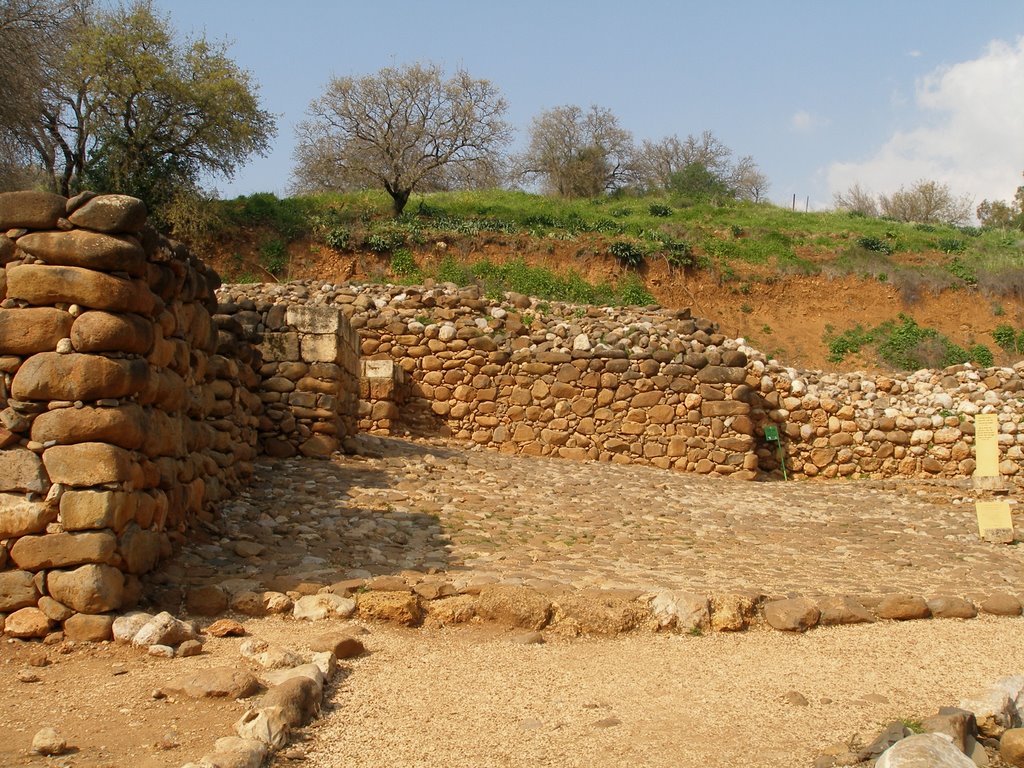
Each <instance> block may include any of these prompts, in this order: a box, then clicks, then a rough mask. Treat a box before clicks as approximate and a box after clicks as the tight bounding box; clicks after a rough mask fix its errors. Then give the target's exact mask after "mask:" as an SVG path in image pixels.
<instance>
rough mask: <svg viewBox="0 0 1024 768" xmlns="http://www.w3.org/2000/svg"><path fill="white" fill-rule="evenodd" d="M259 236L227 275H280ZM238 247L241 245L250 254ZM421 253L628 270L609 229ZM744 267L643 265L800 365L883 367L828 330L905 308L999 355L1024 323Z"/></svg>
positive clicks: (604, 273) (981, 309)
mask: <svg viewBox="0 0 1024 768" xmlns="http://www.w3.org/2000/svg"><path fill="white" fill-rule="evenodd" d="M257 240H258V238H257V237H255V236H254V237H253V238H252V239H251V240H250V241H247V240H245V239H243V240H241V241H237V240H236V241H230V242H225V243H221V244H219V245H217V246H215V247H214V248H212V249H210V250H208V251H207V257H208V258H209V260H210V261H211V262H212V264H213V265H214V267H215V268H217V270H218V271H219V272H220V273H221V274H222V275H225V276H226V279H230V278H231V277H232V276H234V275H238V274H240V273H244V272H248V273H249V274H250V275H253V276H255V277H256V278H257V279H259V280H266V281H268V282H270V281H274V280H275V278H274V276H273V275H271V274H270V273H268V272H266V270H263V269H262V268H260V267H259V261H258V258H257V257H256V248H255V246H254V245H253V243H254V242H257ZM236 254H240V255H241V261H240V260H239V256H238V255H236ZM414 255H415V258H416V261H417V263H418V264H419V265H420V266H421V268H424V269H427V270H429V269H430V268H431V267H436V266H437V264H439V263H440V262H441V260H442V259H443V258H445V257H447V256H453V257H455V258H456V259H457V260H459V261H462V262H465V263H472V262H476V261H479V260H481V259H484V258H487V259H490V260H491V261H494V262H497V263H500V262H504V261H508V260H510V259H514V258H522V259H524V260H525V261H527V262H528V263H529V264H531V265H534V266H542V267H545V268H547V269H550V270H552V271H555V272H558V273H562V274H564V273H566V272H568V271H569V270H575V271H576V272H578V273H579V274H580V275H581V276H582V277H583V278H585V279H586V280H588V281H589V282H591V283H599V282H609V283H615V282H616V281H618V280H619V279H620V278H621V277H622V276H623V274H624V273H625V270H624V268H623V267H622V266H621V265H620V264H619V263H618V262H617V261H616V260H615V259H614V258H613V257H611V256H609V255H608V254H607V243H606V241H604V240H603V239H602V238H601V237H600V236H587V235H584V236H580V237H579V238H577V239H576V240H574V241H571V242H568V241H561V240H548V241H545V240H537V239H531V238H529V237H527V236H518V237H506V238H503V239H501V240H496V239H489V238H476V239H472V240H470V239H463V240H460V241H456V242H454V243H449V244H447V245H446V246H445V247H443V248H439V247H437V246H425V247H421V248H418V249H416V250H415V251H414ZM289 256H290V257H291V264H290V266H289V269H288V272H287V275H285V276H282V277H281V278H280V279H282V280H286V279H292V280H294V279H305V278H316V279H321V280H326V281H330V282H335V283H338V282H345V281H349V280H355V281H366V280H388V279H393V277H392V276H391V275H390V274H389V272H388V264H389V259H390V257H389V256H388V255H387V254H384V255H381V254H374V253H368V252H343V253H338V252H336V251H333V250H331V249H330V248H327V247H325V246H320V245H316V244H312V243H310V242H309V241H305V240H302V241H296V242H294V243H292V244H291V245H290V246H289ZM811 256H813V254H811ZM817 258H818V260H819V261H821V260H822V259H821V257H820V256H818V257H817ZM892 261H893V262H894V266H896V267H899V266H900V265H905V266H920V265H921V264H922V263H925V262H927V261H928V255H927V254H909V255H899V256H893V257H892ZM240 264H241V265H243V266H242V267H241V268H240ZM736 269H737V274H736V275H734V276H732V277H731V278H728V279H727V278H724V277H723V276H722V275H721V274H720V273H719V272H718V271H717V270H701V269H695V270H687V271H686V272H685V273H684V272H682V271H680V270H670V269H669V268H668V265H667V264H666V263H665V262H664V261H663V260H661V259H658V258H652V259H650V260H649V261H648V264H647V265H646V266H645V267H643V268H642V270H641V272H640V274H641V276H642V277H643V279H644V282H645V283H646V285H647V288H648V290H649V291H650V292H651V293H652V294H653V295H654V296H655V298H656V299H657V300H658V301H659V302H660V303H662V304H663V305H665V306H667V307H673V308H683V307H690V308H691V309H692V310H693V312H694V314H695V315H697V316H700V317H704V318H707V319H709V320H713V321H715V322H717V323H719V324H720V327H721V330H722V332H723V333H726V334H728V335H730V336H742V337H744V338H746V339H747V341H748V342H749V343H751V344H752V345H753V346H755V347H757V348H759V349H761V350H762V351H764V352H766V353H768V354H769V355H771V356H773V357H776V358H777V359H778V360H779V361H780V362H781V363H783V364H785V365H792V366H794V367H798V368H821V369H826V370H863V369H872V368H874V367H876V366H877V363H876V361H874V360H872V359H868V358H863V357H859V356H851V357H849V358H847V359H846V360H844V361H843V362H842V363H840V364H835V363H832V362H829V360H828V347H827V344H826V342H825V340H824V336H825V335H826V332H827V330H834V331H835V332H837V333H841V332H842V331H844V330H847V329H849V328H852V327H854V326H855V325H857V324H858V323H859V324H862V325H864V326H866V327H873V326H875V325H878V324H879V323H881V322H882V321H884V320H888V319H895V318H897V317H898V316H899V314H900V313H906V314H908V315H910V316H912V317H913V318H914V319H915V320H916V321H917V322H918V323H919V324H920V325H922V326H926V327H932V328H936V329H938V330H939V331H940V332H941V333H943V334H945V335H946V336H948V337H949V338H950V339H952V340H953V341H954V342H955V343H957V344H960V345H961V346H969V345H971V344H974V343H980V344H985V345H986V346H988V347H989V348H990V349H991V350H992V351H993V352H994V353H995V355H996V363H997V364H1005V363H1009V362H1012V361H1011V360H1010V359H1009V358H1006V357H1005V356H1004V355H1003V353H1002V352H1001V351H1000V350H999V349H998V348H997V347H996V346H995V344H994V343H993V341H992V337H991V333H992V331H993V330H994V329H995V327H996V326H997V325H999V324H1001V323H1010V324H1012V325H1014V326H1015V327H1017V328H1020V327H1021V326H1024V302H1021V301H1020V300H1018V299H1014V298H1011V297H999V298H998V299H996V298H991V297H986V296H984V295H982V294H980V293H978V292H975V291H968V290H945V291H942V292H940V293H937V294H936V293H927V292H923V293H922V295H921V296H920V297H918V298H915V300H913V301H912V302H911V301H908V297H907V296H906V295H904V294H903V293H902V292H901V290H900V289H899V288H898V287H897V286H896V285H894V284H893V283H889V282H881V281H879V280H877V279H874V278H862V277H858V276H852V275H846V276H841V277H831V276H829V275H828V270H823V271H822V272H821V273H819V274H814V275H810V276H801V275H780V274H777V273H772V272H771V271H770V270H768V269H766V268H764V267H754V266H749V267H747V266H744V265H736ZM740 270H743V271H740ZM997 312H999V314H997Z"/></svg>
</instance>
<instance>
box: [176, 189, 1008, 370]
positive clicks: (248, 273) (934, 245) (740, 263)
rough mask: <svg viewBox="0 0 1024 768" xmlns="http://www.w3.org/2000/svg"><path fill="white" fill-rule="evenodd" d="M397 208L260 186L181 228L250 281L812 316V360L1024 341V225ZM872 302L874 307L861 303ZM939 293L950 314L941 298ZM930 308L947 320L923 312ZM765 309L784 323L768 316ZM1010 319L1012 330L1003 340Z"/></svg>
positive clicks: (743, 211)
mask: <svg viewBox="0 0 1024 768" xmlns="http://www.w3.org/2000/svg"><path fill="white" fill-rule="evenodd" d="M389 211H390V200H389V198H388V197H387V196H386V195H385V194H384V193H383V192H379V193H378V192H362V193H354V194H345V195H320V196H312V197H301V198H290V199H278V198H276V197H274V196H273V195H266V194H258V195H252V196H249V197H242V198H238V199H236V200H231V201H221V202H217V203H215V204H214V205H213V206H212V207H211V208H210V209H209V210H208V211H204V212H203V214H204V215H203V217H202V218H200V219H198V220H197V226H195V227H193V230H194V231H192V232H186V233H185V234H186V236H188V235H189V234H191V239H196V238H199V239H203V240H205V241H206V242H205V244H204V245H205V247H206V249H207V250H208V251H209V252H212V253H213V254H214V261H215V263H216V265H217V266H218V268H219V269H220V270H221V272H222V274H224V276H225V278H226V279H228V280H234V281H241V282H245V281H267V280H286V279H291V278H295V277H322V278H324V279H332V280H341V279H363V280H386V281H389V282H406V283H413V282H422V281H423V280H426V279H435V280H440V281H451V282H457V283H466V282H470V281H477V282H479V283H481V285H482V286H483V287H484V289H485V290H487V291H489V292H492V293H495V294H496V293H499V292H501V291H509V290H512V291H518V292H522V293H528V294H532V295H537V296H540V297H542V298H549V299H558V300H566V301H573V302H577V303H605V304H607V303H627V304H628V303H633V304H644V303H653V302H654V301H655V300H657V301H659V302H661V303H664V304H668V305H675V304H679V305H697V306H695V309H701V310H703V311H704V314H705V315H706V316H709V317H710V318H711V319H716V320H721V319H723V318H722V316H721V315H723V314H724V315H725V316H726V317H725V319H726V320H728V315H729V314H730V313H732V314H737V313H738V315H739V316H738V317H737V319H736V321H735V322H734V323H733V325H735V326H736V327H735V328H730V327H729V322H723V327H724V329H725V330H726V331H727V332H734V333H737V332H738V333H744V334H745V335H747V336H748V338H749V337H750V336H757V337H761V338H757V339H756V341H757V342H759V343H760V344H761V346H762V347H763V348H766V349H769V350H770V347H771V344H772V342H774V341H775V340H776V339H773V338H767V337H772V336H777V335H780V334H781V335H785V334H786V332H787V330H790V329H788V326H789V325H790V324H797V323H799V324H802V325H808V323H809V324H810V326H812V327H813V328H814V329H815V334H814V336H815V338H813V340H812V339H810V338H805V339H804V340H803V341H799V342H796V341H794V342H792V343H798V344H799V345H801V347H808V348H807V349H803V348H800V349H784V348H782V347H779V349H777V350H770V351H777V352H779V353H781V354H783V355H786V354H787V353H788V355H790V356H791V357H793V358H794V359H795V360H796V361H797V362H801V363H804V364H819V365H826V364H827V365H831V366H839V367H844V366H850V365H858V366H868V367H886V366H891V367H903V368H905V367H917V366H918V365H921V364H928V365H939V364H948V363H950V362H960V361H965V360H974V361H975V362H978V363H982V364H984V363H986V362H989V363H990V362H991V361H992V360H993V359H996V360H1000V361H1002V362H1007V361H1009V360H1011V359H1015V357H1016V355H1017V354H1018V352H1017V350H1018V347H1020V346H1024V338H1018V336H1017V335H1014V336H1013V341H1012V343H1008V342H1007V339H1008V338H1009V335H1008V334H1010V333H1011V332H1012V333H1014V334H1016V333H1017V331H1018V326H1024V306H1022V304H1021V300H1022V298H1024V233H1021V232H1020V231H1007V230H982V229H979V228H975V227H959V228H957V227H949V226H935V225H924V224H907V223H901V222H895V221H888V220H881V219H868V218H864V217H858V216H853V215H849V214H845V213H833V212H829V213H803V212H794V211H790V210H788V209H785V208H779V207H776V206H772V205H764V204H752V203H739V202H736V203H729V204H727V205H712V204H710V203H706V202H705V203H692V202H690V201H686V200H682V199H678V198H676V199H673V198H668V197H631V196H621V197H615V196H613V197H605V198H600V199H595V200H574V201H566V200H559V199H555V198H550V197H545V196H539V195H533V194H528V193H524V192H506V191H489V192H453V193H435V194H429V195H423V196H417V197H415V198H414V199H413V201H412V202H411V203H410V204H409V207H408V208H407V212H406V214H405V215H404V216H403V217H401V218H400V219H397V220H396V219H394V218H392V217H391V216H390V214H389ZM200 225H201V226H200ZM797 286H803V288H804V289H811V288H813V287H814V286H820V291H819V292H818V293H813V294H812V295H813V297H814V298H815V299H816V300H817V299H821V298H822V296H821V295H820V293H822V292H824V293H826V294H827V293H833V294H835V298H836V299H839V298H841V297H842V296H844V295H845V296H846V298H847V302H846V304H847V306H848V308H849V309H850V311H849V312H847V311H843V310H842V308H840V307H837V308H836V309H834V310H833V309H829V308H828V306H827V305H823V304H821V302H820V301H815V302H803V303H804V304H806V306H803V307H801V306H796V305H794V304H793V303H792V302H791V300H790V299H789V296H790V294H791V293H793V291H794V290H796V287H797ZM708 291H711V292H713V293H714V295H715V298H713V299H712V298H710V297H709V296H708V295H707V292H708ZM858 296H860V297H861V298H863V299H864V303H865V306H864V307H862V308H860V310H858V308H857V301H856V300H857V298H858ZM772 297H778V298H779V299H781V300H783V302H784V303H785V305H786V306H785V307H784V308H782V307H780V309H779V311H778V312H777V313H775V314H774V315H773V314H772V311H771V308H770V307H769V306H762V305H766V304H770V300H771V298H772ZM745 299H746V300H745ZM937 299H938V300H939V301H940V304H948V307H947V308H946V309H943V308H942V307H941V306H939V307H937V308H936V307H932V306H931V305H932V304H934V303H935V301H936V300H937ZM716 302H717V303H716ZM965 302H967V303H969V304H971V305H972V306H973V307H974V308H975V310H976V312H975V314H976V315H977V314H978V311H980V310H978V307H983V308H984V313H983V314H985V315H986V316H985V317H981V316H980V315H979V316H978V317H977V319H976V321H972V323H969V324H968V326H969V327H968V328H967V329H966V330H965V329H964V328H963V327H958V325H957V323H956V322H955V320H956V318H957V314H958V312H962V310H963V307H964V303H965ZM872 303H873V304H874V305H876V306H875V307H874V309H872V307H871V306H870V305H871V304H872ZM888 303H892V304H893V306H891V307H889V306H887V304H888ZM702 304H704V305H706V306H707V307H708V308H710V310H712V311H710V312H709V311H708V310H705V309H704V308H703V307H702V306H701V305H702ZM811 305H816V306H817V307H818V308H817V309H815V307H814V306H811ZM922 305H928V306H929V307H930V309H929V310H928V312H926V313H925V314H927V315H929V316H936V317H938V318H939V326H940V327H934V328H933V327H931V326H929V325H927V324H926V323H925V322H923V321H919V319H915V318H917V315H918V312H916V311H915V309H916V308H919V306H922ZM716 308H717V309H718V310H719V314H717V315H716V314H715V312H714V311H713V310H715V309H716ZM808 314H810V316H808ZM743 315H746V316H747V317H743ZM822 315H828V316H827V317H823V316H822ZM755 316H756V317H755ZM762 316H764V317H767V318H769V319H771V320H772V321H771V322H756V321H759V320H760V319H761V317H762ZM769 316H771V317H769ZM904 318H906V320H907V321H909V323H911V324H912V325H911V324H908V322H907V321H904ZM823 320H825V321H827V322H822V321H823ZM746 321H750V322H746ZM962 325H963V324H962V323H961V324H960V326H962ZM975 326H977V327H975ZM1003 326H1007V327H1008V328H1009V330H1007V328H1006V327H1003ZM997 328H1002V330H1001V335H998V336H997V337H994V336H993V333H994V332H995V331H996V329H997ZM819 329H820V330H819ZM915 329H916V330H915ZM792 332H793V333H795V331H792ZM893 334H896V336H897V337H898V339H903V341H900V342H899V343H898V344H897V346H900V345H902V347H908V346H909V347H910V348H911V349H910V350H909V351H908V350H906V349H904V350H903V352H901V353H900V354H898V355H894V354H886V350H887V349H890V348H891V347H892V346H893V345H892V344H886V341H887V340H888V339H889V338H890V337H891V336H893ZM804 336H806V334H804ZM793 338H794V339H795V338H796V337H793ZM791 346H792V344H791ZM810 347H814V349H813V350H812V349H810ZM918 348H919V349H918ZM915 349H917V350H918V352H920V354H917V353H916V352H915V351H914V350H915ZM986 349H988V350H989V354H988V355H986Z"/></svg>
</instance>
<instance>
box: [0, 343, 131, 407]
mask: <svg viewBox="0 0 1024 768" xmlns="http://www.w3.org/2000/svg"><path fill="white" fill-rule="evenodd" d="M148 380H149V365H148V364H147V363H146V361H145V360H128V359H119V360H114V359H112V358H109V357H103V356H102V355H84V354H69V355H61V354H58V353H56V352H41V353H39V354H38V355H33V356H32V357H30V358H29V359H28V360H26V361H25V362H24V363H23V364H22V366H21V368H19V369H18V372H17V374H15V376H14V381H13V382H12V384H11V394H13V395H14V397H16V398H18V399H19V400H100V399H113V398H119V397H127V396H129V395H134V394H137V393H138V392H140V391H142V390H143V389H145V388H146V384H147V382H148Z"/></svg>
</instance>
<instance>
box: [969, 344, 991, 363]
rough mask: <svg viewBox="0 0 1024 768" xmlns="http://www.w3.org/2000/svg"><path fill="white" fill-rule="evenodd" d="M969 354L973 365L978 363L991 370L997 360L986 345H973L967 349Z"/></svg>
mask: <svg viewBox="0 0 1024 768" xmlns="http://www.w3.org/2000/svg"><path fill="white" fill-rule="evenodd" d="M967 354H968V356H969V357H970V359H971V362H972V363H976V364H977V365H979V366H980V367H982V368H991V367H992V366H993V365H995V358H994V357H993V356H992V350H991V349H989V348H988V347H986V346H985V345H984V344H972V345H971V346H969V347H968V348H967Z"/></svg>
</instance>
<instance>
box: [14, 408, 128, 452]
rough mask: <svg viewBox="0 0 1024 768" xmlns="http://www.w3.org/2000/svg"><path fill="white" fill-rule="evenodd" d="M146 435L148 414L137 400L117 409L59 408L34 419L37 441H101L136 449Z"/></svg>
mask: <svg viewBox="0 0 1024 768" xmlns="http://www.w3.org/2000/svg"><path fill="white" fill-rule="evenodd" d="M146 438H147V419H146V414H145V412H144V411H143V410H142V408H141V407H140V406H138V405H136V404H135V403H125V404H123V405H121V406H118V407H116V408H92V407H85V408H57V409H56V410H53V411H47V412H46V413H41V414H39V415H38V416H37V417H36V418H35V420H34V421H33V422H32V439H33V440H35V441H36V442H38V443H56V444H57V445H75V444H77V443H92V442H99V443H110V444H112V445H117V446H120V447H121V448H127V449H129V450H137V449H139V448H141V447H142V445H143V443H144V442H145V441H146Z"/></svg>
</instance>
